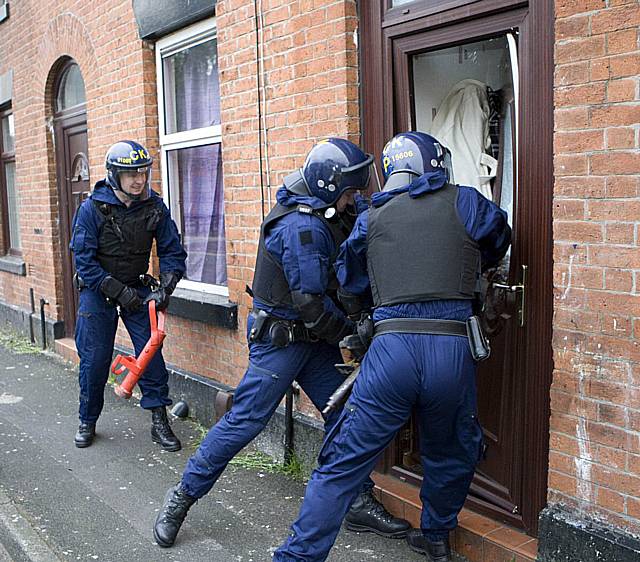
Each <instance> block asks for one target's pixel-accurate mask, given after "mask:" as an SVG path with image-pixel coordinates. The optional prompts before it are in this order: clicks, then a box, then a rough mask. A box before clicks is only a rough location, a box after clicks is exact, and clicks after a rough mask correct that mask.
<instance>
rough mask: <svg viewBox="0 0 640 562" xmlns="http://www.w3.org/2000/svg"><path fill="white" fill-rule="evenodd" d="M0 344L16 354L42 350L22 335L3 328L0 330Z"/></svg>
mask: <svg viewBox="0 0 640 562" xmlns="http://www.w3.org/2000/svg"><path fill="white" fill-rule="evenodd" d="M0 345H2V346H3V347H6V348H7V349H8V350H9V351H12V352H13V353H17V354H18V355H26V354H32V353H40V352H41V351H42V350H41V349H40V348H39V347H37V346H35V345H33V344H32V343H31V342H30V341H29V340H28V339H27V338H25V337H24V336H21V335H19V334H16V333H15V332H9V331H5V330H3V331H0Z"/></svg>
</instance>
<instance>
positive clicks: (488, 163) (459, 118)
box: [431, 79, 498, 200]
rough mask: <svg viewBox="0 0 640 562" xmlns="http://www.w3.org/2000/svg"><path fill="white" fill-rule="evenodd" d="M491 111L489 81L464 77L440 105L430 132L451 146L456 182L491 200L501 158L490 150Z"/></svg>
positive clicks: (447, 145)
mask: <svg viewBox="0 0 640 562" xmlns="http://www.w3.org/2000/svg"><path fill="white" fill-rule="evenodd" d="M489 113H490V109H489V100H488V96H487V86H486V84H483V83H482V82H479V81H478V80H470V79H468V80H461V81H460V82H458V83H457V84H456V85H455V86H454V87H453V88H452V89H451V91H450V92H449V93H448V94H447V96H446V97H445V98H444V100H443V101H442V103H441V104H440V107H438V111H437V112H436V116H435V118H434V120H433V125H432V126H431V135H433V136H434V137H435V138H437V139H438V140H439V141H440V142H441V143H442V144H444V145H445V146H446V147H447V148H449V150H451V159H452V163H453V176H454V181H455V183H457V184H459V185H469V186H471V187H475V188H476V189H477V190H478V191H480V193H482V195H484V196H485V197H486V198H487V199H489V200H491V199H492V194H491V179H492V178H493V177H495V175H496V169H497V164H498V162H497V160H496V159H495V158H493V157H492V156H490V155H489V154H487V151H488V150H489V149H490V147H491V139H490V137H489Z"/></svg>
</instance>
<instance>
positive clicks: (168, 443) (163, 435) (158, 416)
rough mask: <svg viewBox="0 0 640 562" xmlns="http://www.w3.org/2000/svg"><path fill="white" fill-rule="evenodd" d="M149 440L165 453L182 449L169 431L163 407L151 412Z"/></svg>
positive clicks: (178, 440) (178, 441)
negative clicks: (157, 444) (158, 445)
mask: <svg viewBox="0 0 640 562" xmlns="http://www.w3.org/2000/svg"><path fill="white" fill-rule="evenodd" d="M151 439H153V442H154V443H159V444H160V446H161V447H162V448H163V449H164V450H165V451H179V450H180V449H182V444H181V443H180V439H178V438H177V437H176V436H175V435H174V433H173V431H171V426H170V425H169V420H168V419H167V410H166V408H165V407H164V406H158V407H157V408H153V409H152V410H151Z"/></svg>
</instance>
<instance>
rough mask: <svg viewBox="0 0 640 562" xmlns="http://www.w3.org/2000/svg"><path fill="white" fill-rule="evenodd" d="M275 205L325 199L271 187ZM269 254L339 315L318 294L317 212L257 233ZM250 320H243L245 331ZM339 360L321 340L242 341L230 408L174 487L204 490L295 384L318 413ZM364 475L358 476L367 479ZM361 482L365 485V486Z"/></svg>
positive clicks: (323, 264) (324, 260) (277, 310)
mask: <svg viewBox="0 0 640 562" xmlns="http://www.w3.org/2000/svg"><path fill="white" fill-rule="evenodd" d="M278 202H279V203H280V204H281V205H284V206H287V207H291V206H293V205H295V206H297V205H298V204H304V205H310V206H313V207H314V208H318V207H320V206H326V203H324V202H322V201H320V200H319V199H316V198H313V197H301V196H294V195H291V194H290V193H289V192H287V191H286V190H284V189H280V190H279V192H278ZM265 244H266V247H267V250H268V251H269V253H270V254H271V255H272V256H273V257H274V258H275V259H276V260H277V261H278V262H279V263H280V264H282V268H283V270H284V274H285V277H286V280H287V283H288V285H289V288H290V289H291V290H292V291H301V292H303V293H308V294H313V295H324V307H325V310H331V311H334V312H336V313H339V314H342V313H341V312H339V309H338V308H337V306H336V304H335V303H334V302H333V300H332V299H331V298H330V297H329V296H328V295H327V294H326V291H327V286H328V282H329V273H330V271H329V268H330V267H331V263H332V256H334V255H335V250H336V248H335V242H334V240H333V236H332V234H331V232H330V230H329V228H328V227H327V225H325V224H324V223H323V222H322V221H321V220H320V219H319V218H318V217H316V216H313V215H310V214H307V213H299V212H294V213H291V214H288V215H285V216H283V217H281V218H280V219H278V220H277V222H275V224H274V225H273V226H272V228H270V229H269V231H268V232H267V235H266V237H265ZM254 308H256V309H262V310H266V311H268V312H269V313H270V314H272V315H274V316H278V317H280V318H284V319H288V320H294V319H297V318H299V313H298V311H297V310H296V309H295V308H293V307H289V306H284V305H283V306H278V307H270V306H267V305H266V304H265V303H263V302H261V301H260V300H259V299H258V298H254ZM252 325H253V317H251V316H250V317H249V320H248V326H247V333H249V332H250V330H251V327H252ZM341 362H342V359H341V356H340V352H339V350H338V347H337V345H330V344H328V343H326V342H323V341H317V342H305V341H299V342H294V343H291V344H289V345H288V346H286V347H276V346H274V345H272V343H271V341H270V339H269V336H268V334H265V335H264V336H263V337H262V338H261V339H260V340H258V341H253V342H249V366H248V368H247V371H246V372H245V374H244V377H243V378H242V380H241V381H240V384H239V385H238V387H237V389H236V391H235V393H234V397H233V406H232V408H231V410H230V411H229V412H227V413H226V414H225V415H224V416H223V417H222V418H221V419H220V420H219V421H218V423H216V425H214V426H213V427H212V428H211V430H210V431H209V433H208V434H207V436H206V437H205V438H204V440H203V441H202V443H201V444H200V446H199V447H198V450H197V451H196V452H195V454H194V455H193V456H192V457H191V458H190V459H189V461H188V463H187V466H186V468H185V470H184V473H183V475H182V487H183V488H184V490H185V491H186V492H187V493H188V494H189V495H190V496H192V497H195V498H201V497H202V496H204V495H205V494H207V493H208V492H209V490H211V488H212V487H213V485H214V484H215V482H216V481H217V479H218V478H219V477H220V474H222V472H223V470H224V469H225V468H226V466H227V464H228V463H229V461H230V460H231V459H232V458H233V457H234V456H235V455H236V454H237V453H238V452H239V451H240V450H241V449H242V448H243V447H245V446H246V445H247V444H248V443H250V442H251V441H252V440H253V439H254V438H255V437H256V436H257V435H258V434H259V433H260V432H261V431H262V430H263V429H264V427H265V426H266V425H267V422H268V421H269V419H270V418H271V416H272V415H273V413H274V412H275V410H276V408H277V407H278V404H280V402H281V401H282V399H283V397H284V395H285V392H286V390H287V388H289V386H290V385H291V383H293V381H296V382H297V383H298V384H299V385H300V387H301V388H302V390H304V392H305V394H306V395H307V396H308V397H309V398H310V399H311V401H312V402H313V404H314V405H315V406H316V408H318V409H319V410H322V408H324V406H325V405H326V403H327V400H328V399H329V397H330V396H331V394H332V393H333V391H334V390H335V389H336V388H337V387H338V386H339V385H340V384H341V383H342V382H343V381H344V376H343V375H341V374H340V373H338V371H337V370H336V368H335V367H334V365H335V364H336V363H341ZM339 414H340V412H334V413H332V414H331V415H329V416H328V417H327V418H326V419H325V420H324V422H325V430H326V431H329V430H330V429H331V427H333V425H334V424H335V422H336V420H337V419H338V417H339ZM366 476H367V475H365V477H364V478H363V481H364V480H367V478H366ZM372 486H373V482H371V481H370V480H367V482H366V484H365V487H372Z"/></svg>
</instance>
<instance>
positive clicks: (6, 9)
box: [0, 4, 9, 22]
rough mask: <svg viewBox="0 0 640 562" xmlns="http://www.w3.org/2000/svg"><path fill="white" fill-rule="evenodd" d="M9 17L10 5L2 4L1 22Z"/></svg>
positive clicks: (0, 10) (0, 8)
mask: <svg viewBox="0 0 640 562" xmlns="http://www.w3.org/2000/svg"><path fill="white" fill-rule="evenodd" d="M8 17H9V5H8V4H4V5H2V6H0V22H3V21H4V20H6V19H7V18H8Z"/></svg>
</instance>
